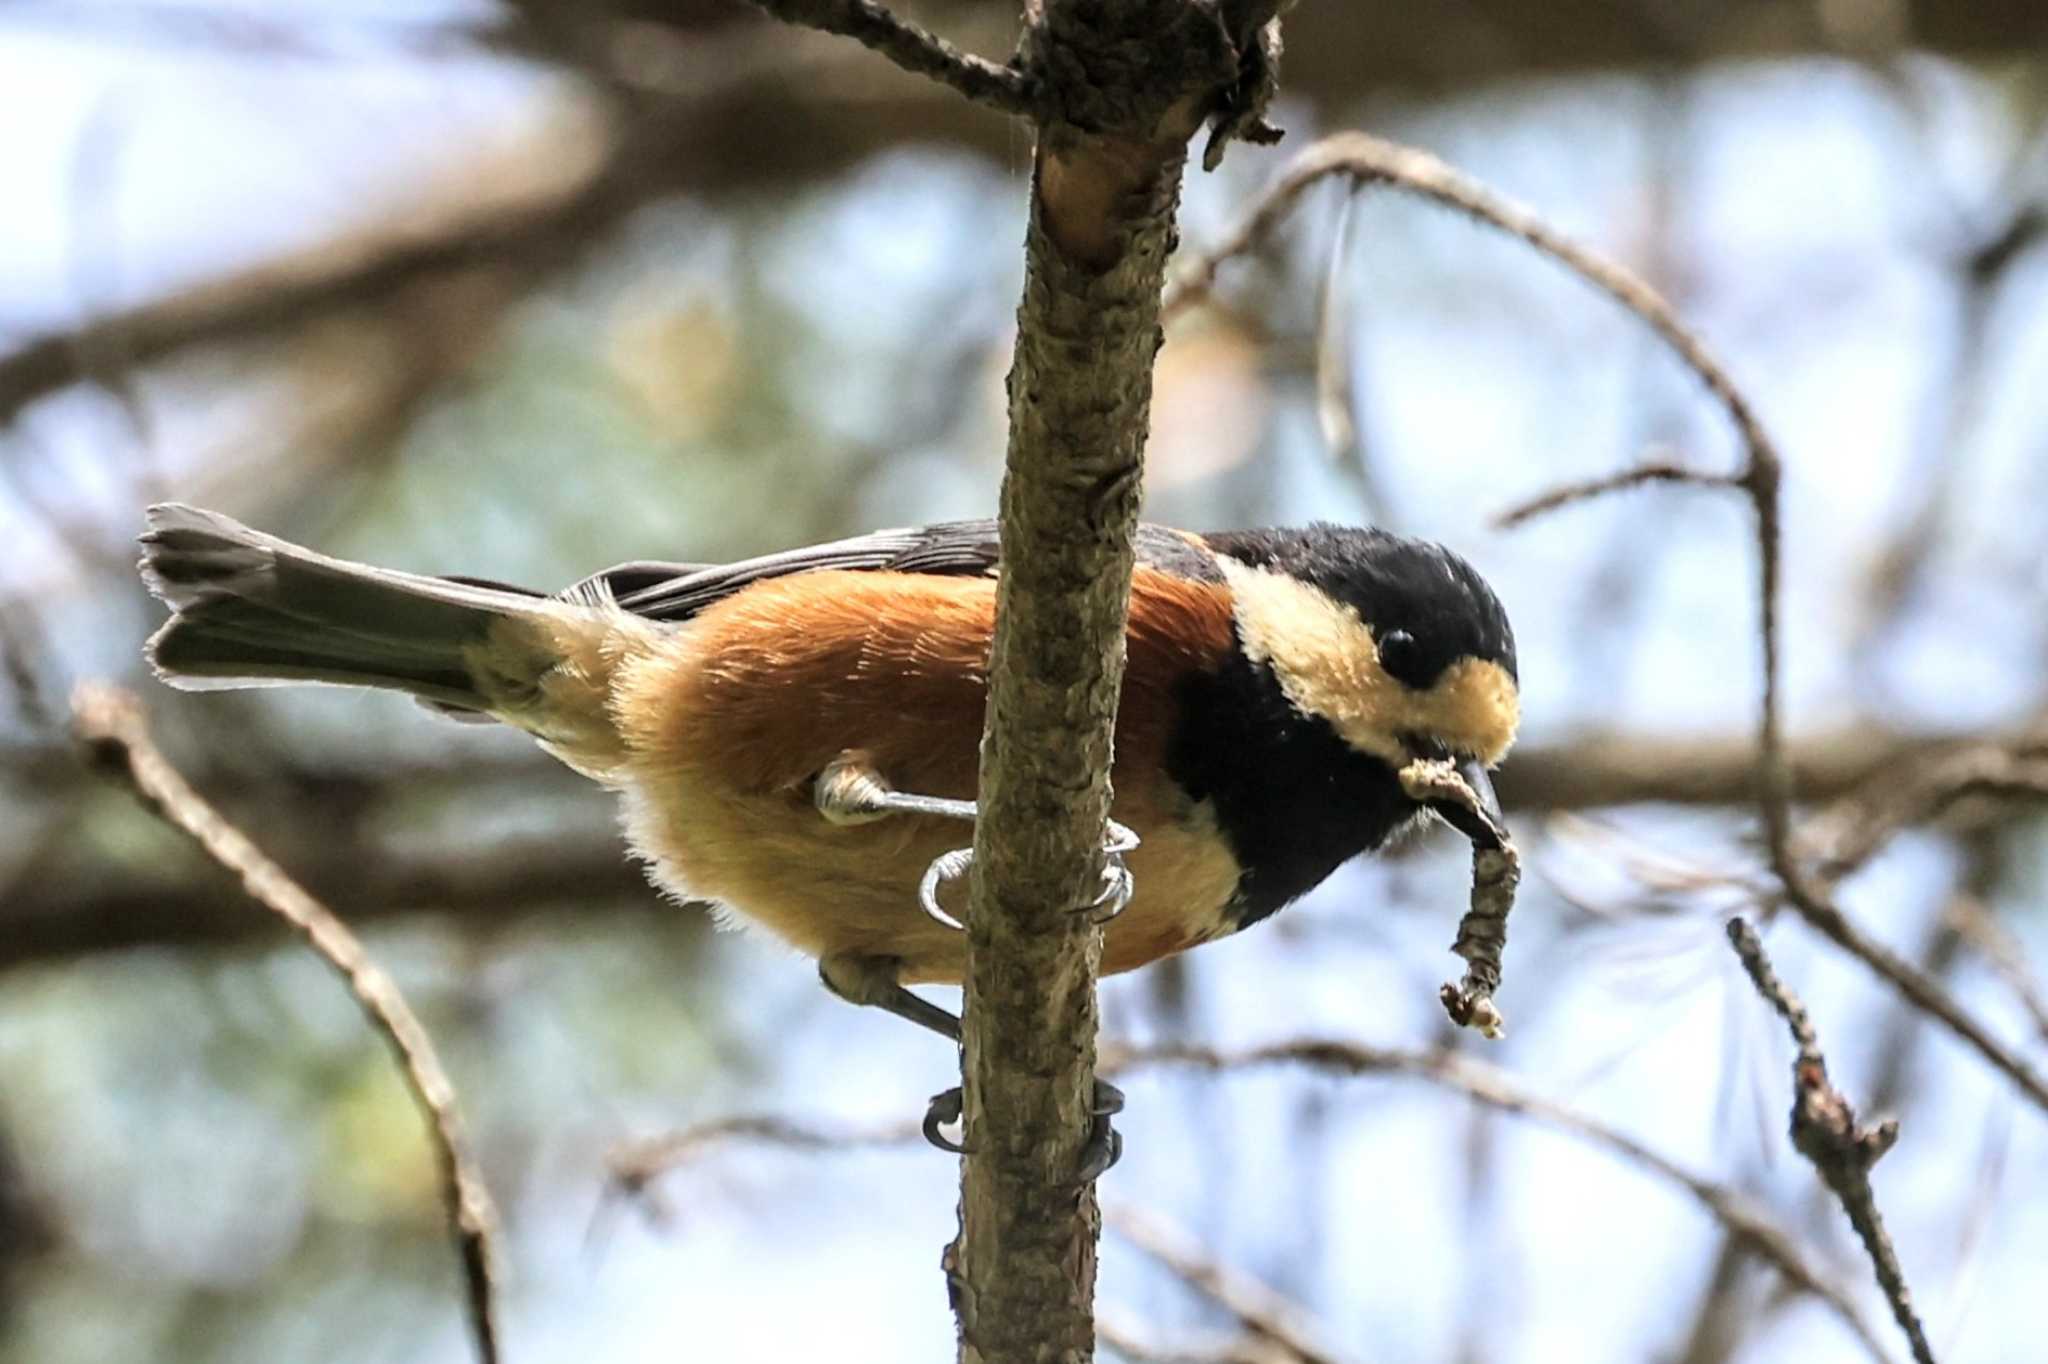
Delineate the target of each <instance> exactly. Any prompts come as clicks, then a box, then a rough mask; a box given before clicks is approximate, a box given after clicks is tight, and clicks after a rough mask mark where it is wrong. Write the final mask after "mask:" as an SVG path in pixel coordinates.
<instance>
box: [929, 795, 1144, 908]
mask: <svg viewBox="0 0 2048 1364" xmlns="http://www.w3.org/2000/svg"><path fill="white" fill-rule="evenodd" d="M1137 846H1138V835H1137V833H1136V832H1135V831H1133V830H1132V829H1130V828H1129V827H1127V826H1125V825H1122V824H1119V823H1117V822H1116V821H1115V820H1113V819H1112V820H1110V821H1109V837H1108V838H1106V839H1105V840H1103V844H1102V889H1101V890H1100V891H1098V892H1097V893H1096V896H1095V898H1094V899H1093V900H1090V901H1089V902H1088V903H1087V904H1085V905H1083V906H1082V907H1081V911H1080V912H1081V913H1083V914H1086V915H1087V916H1088V919H1089V922H1091V923H1095V924H1106V923H1108V922H1109V921H1110V920H1111V919H1114V918H1115V917H1116V916H1117V915H1119V914H1121V913H1123V912H1124V909H1125V907H1126V906H1128V905H1129V904H1130V903H1131V896H1132V894H1133V893H1134V892H1135V890H1136V886H1137V883H1136V882H1135V881H1134V880H1133V879H1132V877H1131V869H1130V867H1129V866H1127V865H1126V864H1125V862H1124V854H1125V853H1127V852H1130V851H1131V850H1132V849H1133V848H1136V847H1137ZM973 866H974V849H972V848H955V849H954V850H953V851H952V852H949V853H944V854H941V855H940V856H938V857H935V858H933V859H932V864H931V865H930V866H929V867H927V868H925V873H924V880H922V881H921V882H919V883H918V887H917V902H918V903H919V904H921V905H923V906H924V912H925V913H927V914H929V915H931V916H932V917H933V918H934V919H937V920H938V921H939V922H940V923H942V924H944V925H946V927H948V928H955V929H958V928H965V927H966V925H964V924H962V923H961V922H960V921H959V920H958V919H956V918H954V917H953V916H952V915H951V914H949V913H947V912H946V910H945V908H944V907H943V906H942V905H940V904H939V888H940V887H941V886H944V885H945V884H946V883H947V882H949V881H957V880H959V879H960V878H961V877H963V876H965V875H966V874H967V873H968V871H969V870H970V869H971V868H972V867H973Z"/></svg>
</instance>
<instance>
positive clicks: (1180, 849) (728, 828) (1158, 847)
mask: <svg viewBox="0 0 2048 1364" xmlns="http://www.w3.org/2000/svg"><path fill="white" fill-rule="evenodd" d="M994 603H995V584H994V582H993V581H992V580H990V579H985V578H946V577H935V576H921V575H898V574H884V573H873V572H863V573H821V574H806V575H802V576H800V577H793V578H789V579H780V580H772V581H769V582H764V583H760V584H757V585H756V586H754V587H751V588H749V589H747V590H746V591H744V592H742V593H739V594H738V595H736V596H735V597H733V598H731V599H729V600H727V601H725V602H722V603H720V604H719V605H718V606H716V607H713V608H711V609H710V610H708V611H706V612H704V613H703V614H702V615H700V616H698V617H696V618H695V619H693V620H692V621H690V622H689V623H687V624H685V625H683V626H681V627H678V628H677V629H676V630H675V631H674V632H673V634H671V635H669V636H667V637H666V638H665V639H664V640H663V642H662V643H661V644H660V645H659V646H658V647H657V648H655V649H654V650H652V651H651V652H649V653H647V654H646V655H645V656H643V657H639V658H635V659H632V660H628V661H626V662H624V663H622V664H621V666H620V668H619V670H618V674H617V677H616V680H615V682H614V684H613V696H614V701H613V713H614V714H616V715H618V716H620V717H622V722H621V728H622V729H623V730H624V732H625V739H626V750H627V751H626V759H625V763H624V765H623V768H622V770H621V771H620V772H619V774H618V779H619V784H620V785H622V786H623V787H624V788H625V790H626V794H627V802H628V818H627V827H628V832H629V834H630V836H631V837H632V839H633V842H634V844H635V847H636V848H637V849H638V850H639V851H640V853H641V854H642V855H643V856H645V857H647V858H648V859H649V860H650V861H651V862H652V863H653V865H654V866H655V868H656V872H657V876H658V878H659V879H660V880H661V881H662V883H663V884H664V885H666V886H667V887H668V888H669V889H670V890H672V891H674V892H675V893H677V894H679V895H684V896H688V897H692V898H701V899H707V900H712V901H715V902H717V903H719V904H721V905H723V906H726V907H727V908H728V909H730V910H731V911H733V912H734V913H735V914H737V915H738V916H740V917H743V918H744V919H746V920H749V921H752V922H754V923H758V924H760V925H761V926H762V927H764V928H766V929H768V930H769V931H770V932H772V933H774V934H775V935H776V936H777V937H780V938H782V939H783V940H784V941H786V942H788V943H790V944H791V945H792V946H794V947H796V948H798V949H799V950H801V951H803V952H805V953H807V954H809V955H812V956H824V955H831V954H837V953H857V954H861V955H869V956H886V957H895V958H898V959H900V960H901V961H902V963H903V970H902V979H903V980H904V982H905V983H915V982H921V981H929V982H957V981H958V980H959V979H960V976H961V972H962V970H963V969H964V967H965V958H964V953H965V939H964V935H963V934H961V933H960V932H959V931H958V930H955V929H952V928H949V927H947V926H946V925H943V924H941V923H938V922H937V921H935V920H934V919H932V918H931V917H930V916H929V915H927V914H926V913H925V912H924V910H923V908H922V907H921V906H920V905H919V904H918V901H917V888H918V883H919V881H920V880H921V879H922V877H923V875H924V872H925V868H926V867H927V866H928V865H930V863H931V861H932V860H933V859H934V858H936V857H938V856H940V855H941V854H943V853H945V852H948V851H950V850H952V849H954V848H959V847H964V846H966V845H968V844H969V843H971V842H972V841H973V830H972V829H971V827H970V826H969V825H968V824H967V823H966V822H965V821H963V820H953V819H945V818H939V817H930V816H890V817H887V818H884V819H880V820H876V821H873V822H869V823H861V824H835V823H832V822H830V821H828V820H826V819H825V818H824V817H823V816H822V815H820V814H819V813H818V811H817V809H816V808H815V806H814V805H813V803H812V800H811V790H810V784H811V780H812V778H813V777H814V776H815V775H816V774H817V773H818V772H819V771H820V770H821V769H822V768H823V767H824V766H825V765H826V764H827V763H829V762H831V761H832V760H833V759H834V758H836V757H837V756H838V755H839V754H841V753H842V752H845V751H847V750H850V749H859V750H864V751H865V752H866V753H867V754H869V755H870V756H871V759H872V762H873V764H874V766H875V768H876V769H877V771H879V772H880V774H881V775H882V776H883V778H884V779H885V780H887V781H888V782H889V783H890V784H891V785H892V786H894V787H896V788H897V789H899V790H903V791H914V792H917V793H919V794H924V795H935V796H950V797H956V798H971V797H972V796H973V794H974V786H975V768H976V755H977V752H978V747H979V741H980V737H981V726H982V712H983V707H984V704H985V699H986V694H985V682H984V677H985V672H986V660H987V656H988V639H989V631H990V627H991V624H992V622H993V619H994ZM1132 620H1133V626H1132V631H1131V636H1130V650H1129V661H1128V664H1127V668H1126V674H1125V681H1124V690H1123V695H1122V700H1121V709H1120V715H1121V717H1122V718H1121V719H1120V721H1119V725H1118V732H1117V759H1116V762H1115V765H1114V766H1113V768H1112V771H1111V780H1112V782H1113V783H1114V785H1115V789H1116V791H1117V797H1116V803H1115V808H1114V814H1115V816H1116V818H1117V819H1119V820H1121V821H1123V822H1124V823H1126V824H1128V825H1130V826H1131V827H1132V828H1133V829H1134V830H1136V831H1137V833H1138V835H1139V838H1140V839H1141V842H1140V845H1139V847H1138V848H1137V849H1136V850H1135V851H1134V852H1132V853H1131V854H1129V857H1128V864H1129V866H1130V868H1131V872H1132V876H1133V883H1134V891H1135V893H1134V895H1133V898H1132V901H1131V904H1130V905H1129V906H1128V907H1127V908H1126V909H1125V910H1124V912H1123V913H1122V914H1121V915H1119V916H1118V917H1117V918H1116V919H1115V920H1113V921H1112V922H1111V923H1110V924H1109V926H1108V928H1107V929H1106V931H1105V939H1104V953H1103V970H1104V971H1105V972H1113V971H1125V970H1130V969H1132V968H1134V967H1137V966H1141V965H1143V964H1145V963H1146V962H1148V961H1152V960H1155V959H1157V958H1158V957H1161V956H1164V955H1167V954H1168V953H1171V952H1176V951H1180V950H1182V949H1183V948H1186V947H1191V946H1193V945H1195V944H1196V943H1199V942H1203V941H1206V940H1207V939H1209V938H1211V937H1214V936H1216V935H1217V934H1218V933H1220V932H1222V931H1224V930H1225V919H1224V917H1223V912H1222V911H1223V907H1224V905H1225V903H1226V902H1227V901H1228V900H1229V898H1230V896H1231V895H1232V893H1233V892H1234V891H1235V890H1236V887H1237V881H1238V871H1239V868H1238V865H1237V862H1236V860H1235V858H1233V857H1232V856H1231V854H1230V852H1229V849H1228V847H1227V846H1226V845H1225V843H1224V841H1223V840H1222V838H1221V837H1220V836H1219V835H1218V834H1217V832H1216V830H1215V827H1214V823H1213V820H1211V819H1210V818H1209V817H1208V815H1207V812H1206V811H1203V810H1200V809H1197V808H1193V807H1191V806H1189V804H1188V802H1187V801H1186V800H1185V799H1184V798H1183V797H1182V796H1181V795H1180V793H1179V792H1178V790H1177V789H1176V788H1174V786H1173V784H1172V783H1171V781H1170V780H1168V778H1167V777H1166V775H1165V773H1164V770H1163V765H1162V764H1163V759H1164V754H1165V744H1166V736H1167V733H1168V730H1169V729H1170V726H1171V723H1172V719H1173V714H1174V708H1175V706H1176V704H1177V702H1176V700H1175V695H1174V693H1175V688H1176V684H1177V682H1178V680H1179V679H1180V678H1181V677H1182V676H1183V675H1184V674H1185V673H1186V672H1187V670H1188V669H1190V668H1201V667H1213V666H1215V665H1216V663H1217V662H1218V661H1220V659H1221V658H1222V657H1223V655H1224V653H1225V652H1226V651H1227V650H1228V648H1229V646H1230V628H1231V627H1230V616H1229V604H1228V599H1227V598H1226V597H1222V596H1220V595H1219V593H1218V591H1217V589H1215V588H1213V587H1209V586H1207V585H1203V584H1196V583H1187V582H1185V581H1183V580H1180V579H1175V578H1170V577H1167V576H1166V575H1163V574H1157V573H1150V572H1144V571H1141V572H1140V573H1139V574H1138V576H1137V580H1136V581H1135V582H1134V585H1133V607H1132ZM965 895H966V888H965V885H964V883H963V884H958V885H955V886H951V887H948V894H946V895H945V896H944V897H943V900H944V902H945V903H946V904H947V905H948V907H949V908H953V909H955V910H956V911H957V910H958V909H959V907H960V906H961V904H963V903H964V900H965Z"/></svg>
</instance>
